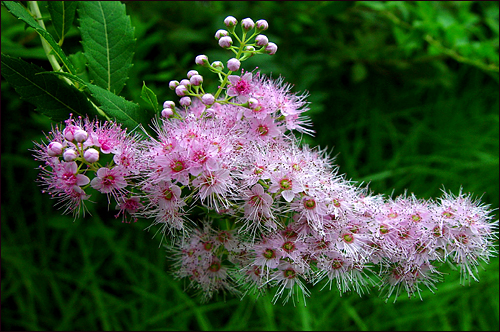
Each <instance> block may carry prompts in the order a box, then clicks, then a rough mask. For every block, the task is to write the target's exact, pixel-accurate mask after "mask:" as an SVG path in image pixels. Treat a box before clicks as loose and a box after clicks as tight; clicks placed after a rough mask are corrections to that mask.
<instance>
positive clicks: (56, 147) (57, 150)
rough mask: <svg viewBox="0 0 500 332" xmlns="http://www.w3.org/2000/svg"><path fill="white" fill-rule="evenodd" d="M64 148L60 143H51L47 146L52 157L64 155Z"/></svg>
mask: <svg viewBox="0 0 500 332" xmlns="http://www.w3.org/2000/svg"><path fill="white" fill-rule="evenodd" d="M62 149H63V146H62V144H61V143H59V142H51V143H50V144H49V145H48V146H47V153H48V154H49V156H51V157H55V156H59V155H60V154H61V153H62Z"/></svg>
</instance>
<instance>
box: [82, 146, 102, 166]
mask: <svg viewBox="0 0 500 332" xmlns="http://www.w3.org/2000/svg"><path fill="white" fill-rule="evenodd" d="M83 158H85V160H86V161H87V162H89V163H95V162H96V161H98V160H99V151H97V150H96V149H93V148H90V149H87V150H86V151H85V152H84V153H83Z"/></svg>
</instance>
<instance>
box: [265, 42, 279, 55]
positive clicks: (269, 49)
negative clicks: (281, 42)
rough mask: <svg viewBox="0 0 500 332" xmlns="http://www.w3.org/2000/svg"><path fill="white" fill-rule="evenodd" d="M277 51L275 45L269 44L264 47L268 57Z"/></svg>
mask: <svg viewBox="0 0 500 332" xmlns="http://www.w3.org/2000/svg"><path fill="white" fill-rule="evenodd" d="M277 50H278V45H276V44H275V43H269V44H267V46H266V53H267V54H269V55H273V54H274V53H276V51H277Z"/></svg>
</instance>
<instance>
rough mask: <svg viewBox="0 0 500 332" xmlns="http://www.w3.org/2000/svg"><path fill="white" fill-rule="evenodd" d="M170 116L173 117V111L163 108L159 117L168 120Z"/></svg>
mask: <svg viewBox="0 0 500 332" xmlns="http://www.w3.org/2000/svg"><path fill="white" fill-rule="evenodd" d="M172 115H174V111H173V110H172V109H171V108H164V109H163V110H162V111H161V116H163V117H164V118H167V119H168V118H169V117H171V116H172Z"/></svg>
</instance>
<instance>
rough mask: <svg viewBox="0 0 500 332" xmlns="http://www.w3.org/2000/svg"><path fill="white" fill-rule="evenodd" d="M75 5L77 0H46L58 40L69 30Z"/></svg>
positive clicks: (62, 38)
mask: <svg viewBox="0 0 500 332" xmlns="http://www.w3.org/2000/svg"><path fill="white" fill-rule="evenodd" d="M77 6H78V2H77V1H47V9H48V10H49V13H50V17H51V18H52V24H53V25H54V29H55V30H56V34H57V37H58V38H59V40H60V41H61V40H64V35H65V34H66V33H67V32H68V31H69V29H70V28H71V25H72V24H73V21H74V20H75V12H76V7H77ZM60 43H61V42H60Z"/></svg>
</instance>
